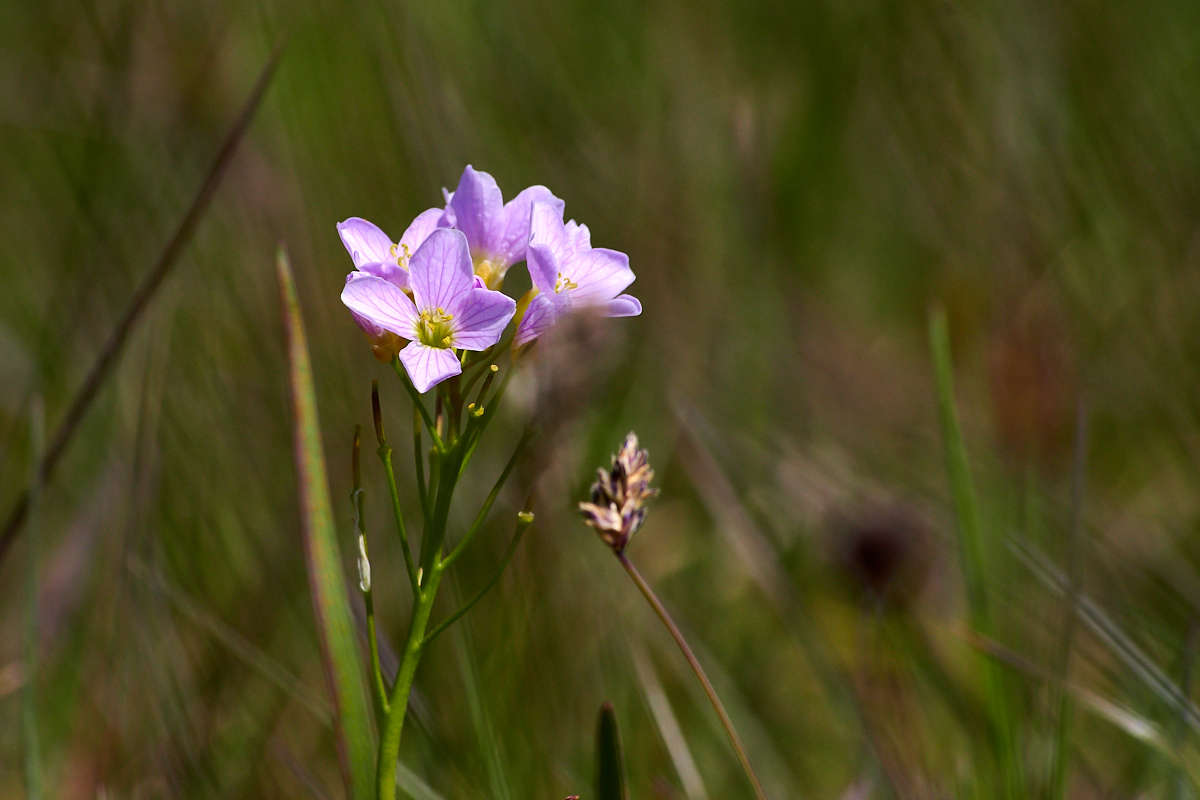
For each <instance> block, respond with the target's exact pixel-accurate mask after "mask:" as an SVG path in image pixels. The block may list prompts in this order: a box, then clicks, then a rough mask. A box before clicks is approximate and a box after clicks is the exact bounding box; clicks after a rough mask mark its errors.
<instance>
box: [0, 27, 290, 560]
mask: <svg viewBox="0 0 1200 800" xmlns="http://www.w3.org/2000/svg"><path fill="white" fill-rule="evenodd" d="M283 47H284V40H283V39H280V40H279V42H278V43H277V44H276V45H275V49H274V50H273V51H272V52H271V56H270V58H268V59H267V63H266V64H265V65H264V66H263V68H262V72H260V73H259V75H258V80H257V81H256V82H255V84H254V89H253V90H252V91H251V92H250V97H249V99H247V100H246V104H245V105H244V106H242V111H241V113H240V114H239V115H238V118H237V119H236V120H235V121H234V123H233V127H232V128H230V129H229V133H228V134H227V135H226V136H225V141H223V142H222V143H221V149H220V150H218V151H217V157H216V158H215V159H214V160H213V163H212V166H211V167H210V168H209V170H208V175H207V176H206V177H205V179H204V183H203V184H201V185H200V191H199V192H197V194H196V197H195V198H194V199H193V200H192V205H191V207H190V208H188V211H187V213H186V214H184V216H183V219H182V220H180V222H179V227H177V228H176V229H175V233H174V234H172V236H171V239H170V241H168V242H167V246H166V247H165V248H164V249H163V251H162V253H161V254H160V255H159V257H158V261H156V262H155V263H154V266H153V267H152V268H151V270H150V272H149V274H147V275H146V277H145V279H143V280H142V283H141V285H139V286H138V288H137V291H136V292H135V293H134V295H133V298H132V299H131V300H130V301H129V305H128V306H127V307H126V309H125V313H124V314H122V315H121V319H120V321H119V322H118V323H117V327H116V328H114V329H113V332H112V333H111V334H110V335H109V337H108V341H106V342H105V343H104V347H103V348H101V350H100V353H99V355H97V356H96V360H95V362H93V363H92V367H91V369H89V370H88V374H87V377H86V378H84V380H83V385H82V386H80V387H79V391H78V392H77V393H76V394H75V397H74V398H73V399H72V400H71V405H70V407H69V408H68V409H67V413H66V414H64V415H63V418H62V422H60V423H59V425H58V429H57V430H56V431H55V432H54V437H53V438H52V439H51V440H50V443H49V445H48V446H47V447H46V451H45V453H43V454H42V457H41V460H40V461H39V462H38V467H37V475H36V480H37V481H38V482H39V483H42V484H45V483H46V482H48V481H49V479H50V474H51V473H52V472H53V471H54V467H55V466H57V464H58V460H59V459H60V458H61V457H62V454H63V452H64V451H65V450H66V449H67V445H68V444H70V442H71V439H72V438H73V437H74V435H75V431H76V429H77V428H78V427H79V423H80V421H81V420H82V419H83V416H84V415H85V414H86V413H87V411H88V409H89V408H90V407H91V405H92V401H93V400H95V399H96V393H97V392H99V391H100V387H101V386H102V385H103V384H104V381H105V379H106V378H107V377H108V376H109V375H110V374H111V372H112V368H113V366H114V365H115V364H116V361H117V357H118V356H120V355H121V351H122V350H124V349H125V342H126V341H128V339H129V334H130V333H131V332H132V331H133V326H134V324H135V323H137V321H138V320H139V319H140V318H141V316H142V314H143V313H144V312H145V311H146V309H148V308H149V307H150V303H151V302H152V301H153V300H154V297H155V295H157V294H158V289H159V287H160V286H162V282H163V280H164V279H165V278H166V277H167V275H168V273H170V271H171V268H172V267H174V266H175V263H176V262H177V261H178V260H179V256H180V255H182V254H183V248H184V247H185V246H186V245H187V243H188V241H189V240H191V238H192V233H194V232H195V230H196V226H197V225H198V224H199V223H200V218H201V217H203V216H204V212H205V211H207V210H208V204H209V203H210V202H211V201H212V198H213V195H214V194H216V192H217V187H218V186H219V185H220V183H221V178H223V177H224V176H225V172H226V171H227V170H228V168H229V164H230V162H231V161H233V154H234V153H235V152H236V151H237V146H238V144H239V143H240V142H241V141H242V139H243V137H244V136H245V135H246V131H247V129H249V127H250V121H251V120H253V119H254V113H255V112H256V111H258V107H259V106H260V105H261V104H262V99H263V95H265V94H266V93H267V87H268V86H270V85H271V78H272V77H273V76H274V75H275V68H276V67H277V66H278V65H279V58H280V56H282V55H283ZM29 504H30V492H29V490H28V489H26V490H25V491H24V492H22V493H21V496H20V497H18V498H17V502H16V503H15V504H14V505H13V508H12V510H11V511H10V512H9V514H8V518H7V519H6V520H5V522H4V528H3V530H2V531H0V562H2V561H4V555H5V554H6V553H7V552H8V548H9V545H11V544H12V542H13V540H14V539H16V538H17V534H18V533H19V532H20V530H21V525H22V524H23V523H24V522H25V517H26V515H27V514H28V513H29Z"/></svg>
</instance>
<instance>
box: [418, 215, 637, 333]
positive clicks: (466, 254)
mask: <svg viewBox="0 0 1200 800" xmlns="http://www.w3.org/2000/svg"><path fill="white" fill-rule="evenodd" d="M408 270H409V280H410V281H411V282H412V290H413V298H414V299H415V300H416V301H417V307H418V308H419V309H421V310H422V311H425V310H433V309H437V308H440V309H443V310H444V311H445V312H446V313H447V314H451V315H454V316H457V315H458V314H459V312H460V311H461V310H462V308H463V306H464V305H465V304H466V302H467V293H468V292H470V291H471V290H472V287H473V286H474V285H475V271H474V269H472V267H471V251H470V249H469V248H468V247H467V237H466V236H464V235H463V232H462V231H458V230H454V229H452V228H438V229H437V230H435V231H433V232H432V233H431V234H429V238H428V239H426V240H425V243H424V244H422V245H421V246H420V247H419V248H417V252H416V253H414V254H413V257H412V260H411V261H409V265H408ZM622 288H623V287H622Z"/></svg>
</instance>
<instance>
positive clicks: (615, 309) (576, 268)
mask: <svg viewBox="0 0 1200 800" xmlns="http://www.w3.org/2000/svg"><path fill="white" fill-rule="evenodd" d="M526 260H527V261H528V264H529V276H530V277H531V278H532V279H533V285H534V287H535V288H536V289H537V290H538V294H537V296H535V297H534V298H533V300H531V301H530V303H529V307H528V308H527V309H526V311H525V316H524V317H522V318H521V323H520V325H518V326H517V333H516V336H515V337H514V338H513V346H514V347H520V346H521V345H524V344H528V343H529V342H532V341H533V340H534V339H536V338H537V337H538V336H541V335H542V334H543V333H545V332H546V331H547V330H548V329H549V328H550V327H551V326H552V325H554V323H555V322H556V321H558V319H559V318H560V317H561V316H562V315H563V314H566V313H569V312H570V311H571V310H572V309H578V308H591V309H595V310H597V311H599V312H600V313H601V314H603V315H604V316H606V317H634V316H637V315H638V314H641V313H642V304H641V303H640V302H638V299H637V298H636V297H633V296H631V295H628V294H620V292H621V291H622V290H623V289H625V287H627V286H629V284H631V283H633V280H634V274H633V270H631V269H630V268H629V256H627V255H625V254H624V253H618V252H617V251H616V250H608V249H606V248H603V247H592V245H591V240H590V234H589V232H588V229H587V226H586V225H577V224H576V223H575V220H571V221H570V222H568V223H566V224H565V225H564V224H563V221H562V210H561V208H560V207H558V206H555V205H551V204H548V203H534V206H533V213H532V217H531V222H530V232H529V247H528V250H527V252H526Z"/></svg>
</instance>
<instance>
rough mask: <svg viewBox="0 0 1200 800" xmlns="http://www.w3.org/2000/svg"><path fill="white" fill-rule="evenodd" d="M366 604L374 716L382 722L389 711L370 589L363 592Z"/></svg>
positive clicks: (373, 603)
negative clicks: (373, 686)
mask: <svg viewBox="0 0 1200 800" xmlns="http://www.w3.org/2000/svg"><path fill="white" fill-rule="evenodd" d="M363 596H364V599H365V601H366V604H367V644H368V646H369V647H370V648H371V676H372V678H373V679H374V683H375V716H376V721H377V722H381V723H382V722H383V720H386V719H387V717H388V714H389V713H391V706H390V705H389V703H388V691H387V681H386V680H384V677H383V667H382V666H381V665H380V663H379V640H378V639H377V638H376V635H375V601H374V599H373V598H372V597H371V590H370V589H368V590H367V591H365V592H363Z"/></svg>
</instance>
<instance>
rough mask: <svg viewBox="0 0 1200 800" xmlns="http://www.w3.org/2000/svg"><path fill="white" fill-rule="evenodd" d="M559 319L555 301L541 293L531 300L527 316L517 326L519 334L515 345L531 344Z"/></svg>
mask: <svg viewBox="0 0 1200 800" xmlns="http://www.w3.org/2000/svg"><path fill="white" fill-rule="evenodd" d="M557 320H558V313H557V309H556V307H555V304H554V302H553V301H551V300H550V298H549V297H547V296H546V295H544V294H539V295H537V296H536V297H534V298H533V300H531V301H530V302H529V307H528V308H526V309H525V316H524V317H522V318H521V324H520V325H518V326H517V334H516V336H514V337H513V347H520V346H521V345H525V344H529V343H530V342H532V341H533V340H534V339H536V338H538V337H539V336H541V335H542V334H543V333H545V332H546V331H548V330H550V328H551V327H552V326H553V325H554V323H555V322H556V321H557Z"/></svg>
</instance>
